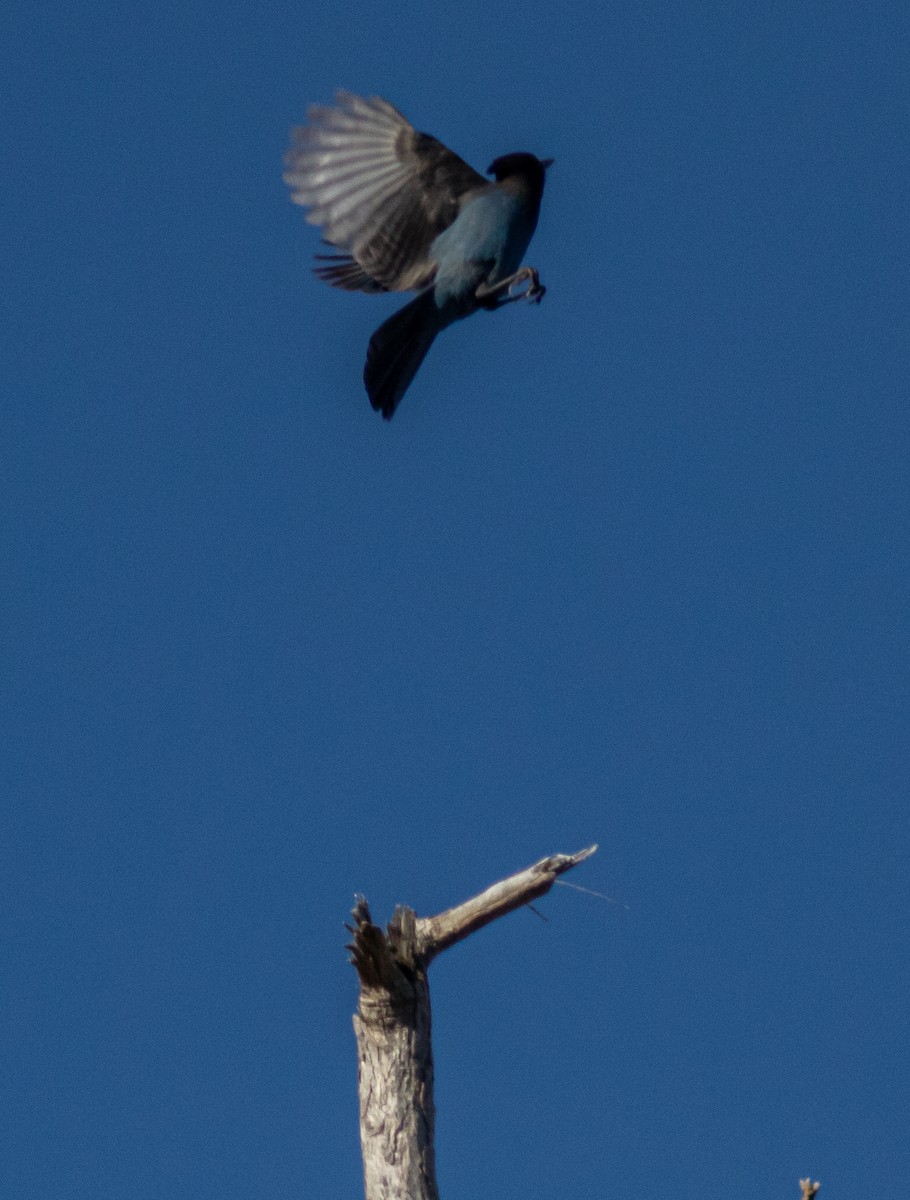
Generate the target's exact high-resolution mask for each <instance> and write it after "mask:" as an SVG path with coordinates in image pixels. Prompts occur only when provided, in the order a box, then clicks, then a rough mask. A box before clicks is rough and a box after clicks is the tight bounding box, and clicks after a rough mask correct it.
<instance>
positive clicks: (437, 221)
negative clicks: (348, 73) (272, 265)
mask: <svg viewBox="0 0 910 1200" xmlns="http://www.w3.org/2000/svg"><path fill="white" fill-rule="evenodd" d="M335 101H336V103H335V106H334V107H332V106H329V105H313V106H312V107H311V108H310V109H309V110H308V112H307V116H308V119H309V124H308V125H305V126H302V127H300V128H298V129H294V130H293V131H292V143H293V144H292V146H291V148H290V150H288V152H287V154H286V155H285V164H286V166H287V171H286V172H285V176H284V178H285V181H286V182H287V184H288V185H289V186H290V188H291V199H292V200H294V202H295V203H297V204H301V205H303V206H304V207H306V208H308V209H309V212H308V213H307V220H308V221H309V222H310V223H311V224H313V225H321V226H322V233H323V238H324V239H325V241H327V242H328V243H329V244H330V245H332V246H335V247H336V248H337V249H338V250H340V251H341V252H342V253H341V254H338V255H333V256H331V259H330V260H329V261H331V264H332V265H326V266H320V267H317V268H316V274H317V275H318V276H319V278H321V279H324V280H326V281H327V282H328V283H331V284H333V285H334V286H336V287H343V288H349V289H351V290H362V291H408V290H410V289H412V288H416V287H421V286H422V285H423V284H425V283H427V282H428V281H429V280H430V279H431V278H432V276H433V272H434V269H435V265H434V263H433V262H432V260H431V258H430V254H429V251H430V246H431V245H432V243H433V241H434V239H435V238H436V236H437V235H438V234H440V233H441V232H442V231H443V230H444V229H446V228H448V226H449V225H451V224H452V222H453V221H454V220H455V218H456V216H457V215H458V213H459V211H460V210H461V208H462V206H463V203H464V198H465V197H466V196H467V195H468V194H469V193H473V192H476V191H477V189H478V188H485V187H488V186H490V185H489V184H488V182H487V180H485V179H484V177H483V176H482V175H479V174H478V173H477V172H476V171H475V170H474V169H473V168H472V167H470V166H468V164H467V163H466V162H465V161H464V160H463V159H461V158H459V157H458V155H457V154H453V153H452V151H451V150H449V149H447V148H446V147H445V146H444V145H443V144H442V143H441V142H439V141H437V140H436V138H434V137H431V136H430V135H429V134H426V133H418V132H417V130H416V129H414V127H413V126H412V125H411V124H410V122H409V121H408V120H407V119H406V118H405V117H404V116H403V115H402V114H401V113H400V112H399V111H398V109H397V108H394V107H393V106H392V105H391V104H389V102H388V101H387V100H383V99H381V97H379V96H372V97H370V98H369V99H366V98H365V97H363V96H355V95H354V94H353V93H351V92H343V91H342V92H338V93H336V96H335Z"/></svg>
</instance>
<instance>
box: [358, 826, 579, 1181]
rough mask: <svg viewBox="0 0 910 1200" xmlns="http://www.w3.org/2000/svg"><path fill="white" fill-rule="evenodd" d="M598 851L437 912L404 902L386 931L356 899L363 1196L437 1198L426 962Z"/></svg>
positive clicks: (539, 867)
mask: <svg viewBox="0 0 910 1200" xmlns="http://www.w3.org/2000/svg"><path fill="white" fill-rule="evenodd" d="M596 849H597V847H596V846H589V847H588V849H587V850H581V851H579V853H578V854H554V855H552V856H551V857H550V858H543V859H541V860H540V862H538V863H535V864H534V865H533V866H532V867H528V868H527V869H526V870H524V871H519V872H518V873H517V874H516V875H510V876H509V878H508V879H502V880H500V882H499V883H494V884H493V886H492V887H489V888H487V889H486V891H484V892H481V893H480V895H479V896H474V897H472V899H470V900H466V901H465V902H464V903H463V904H459V905H456V907H455V908H450V909H447V910H446V911H445V912H443V913H440V914H439V915H438V916H435V917H418V916H417V915H416V914H415V913H414V911H413V909H410V908H405V907H403V906H399V907H398V908H396V910H395V915H394V916H393V917H392V920H391V921H390V922H389V925H388V928H387V929H386V930H385V932H383V930H382V929H380V928H379V927H378V926H377V925H374V924H373V921H372V918H371V917H370V910H369V908H368V907H367V902H366V900H364V898H363V897H362V896H358V898H357V903H356V905H355V907H354V914H353V915H354V924H353V926H348V928H349V929H350V931H351V933H353V935H354V941H353V943H352V944H351V945H350V946H349V947H348V949H349V950H351V952H352V954H351V961H352V962H353V964H354V966H355V967H356V968H357V973H358V975H359V976H360V1005H359V1010H358V1013H357V1015H356V1016H355V1017H354V1031H355V1033H356V1034H357V1050H358V1057H359V1092H360V1144H361V1148H362V1151H363V1180H364V1191H365V1195H366V1200H439V1191H438V1189H437V1187H436V1165H435V1159H434V1148H433V1131H434V1121H435V1110H434V1107H433V1050H432V1045H431V1041H430V990H429V986H428V984H427V967H428V966H429V965H430V963H431V962H432V961H433V959H434V958H435V957H436V955H437V954H440V953H441V952H442V951H443V950H447V949H448V948H449V946H454V945H455V943H456V942H460V941H462V940H463V939H464V938H466V937H469V936H470V934H472V933H474V932H476V930H478V929H481V928H482V927H483V926H484V925H488V924H489V923H490V922H491V921H495V920H496V919H497V917H503V916H505V914H506V913H509V912H512V911H513V909H516V908H520V907H521V906H522V905H523V904H529V903H530V902H531V901H532V900H535V899H537V897H538V896H543V895H544V893H546V892H548V891H549V890H550V888H551V887H552V886H553V884H554V882H555V881H556V879H557V878H558V877H559V876H560V875H562V874H564V873H565V872H566V871H570V870H571V869H572V867H575V866H578V864H579V863H580V862H584V860H585V859H586V858H588V857H590V855H592V854H593V853H594V851H595V850H596Z"/></svg>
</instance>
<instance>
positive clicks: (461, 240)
mask: <svg viewBox="0 0 910 1200" xmlns="http://www.w3.org/2000/svg"><path fill="white" fill-rule="evenodd" d="M335 100H336V107H328V106H323V105H313V106H312V107H311V108H309V109H308V110H307V116H308V118H309V122H310V123H309V124H308V125H305V126H301V127H300V128H297V129H294V130H293V131H292V138H293V145H292V146H291V148H290V150H288V152H287V154H286V155H285V163H286V165H287V168H288V169H287V171H286V173H285V176H284V178H285V182H286V183H287V184H288V185H289V186H290V188H291V196H292V199H293V200H294V202H295V203H297V204H302V205H305V206H306V207H308V208H309V210H310V211H309V212H308V213H307V220H308V221H309V222H310V223H311V224H312V225H321V226H322V232H323V238H324V240H325V241H326V242H328V243H329V245H332V246H334V247H336V248H337V249H338V250H340V251H341V253H340V254H328V255H326V254H322V255H317V258H318V259H319V260H320V261H321V263H322V265H321V266H318V267H316V268H315V272H316V275H317V276H318V277H319V278H320V279H324V280H325V281H326V282H327V283H330V284H332V285H333V286H334V287H340V288H346V289H347V290H349V291H363V292H408V291H416V292H417V293H418V295H417V296H416V297H415V298H414V299H413V300H412V301H411V302H410V303H409V304H406V305H405V306H404V308H402V309H399V311H398V312H396V313H395V314H394V315H393V316H391V317H390V318H389V319H388V320H387V321H386V322H384V323H383V324H382V325H380V326H379V328H378V329H377V330H376V332H375V333H374V334H373V336H372V337H371V338H370V345H369V349H368V350H367V361H366V366H365V367H364V372H363V380H364V383H365V384H366V389H367V394H368V395H369V397H370V403H371V404H372V405H373V408H374V409H376V410H377V411H379V412H381V413H382V415H383V416H384V417H385V418H386V419H387V420H388V419H389V418H391V416H392V414H393V413H394V412H395V409H396V408H397V407H398V404H399V402H400V400H401V398H402V396H403V395H404V394H405V392H406V391H407V389H408V386H409V385H410V383H411V380H412V379H413V378H414V376H415V374H416V373H417V369H418V367H419V366H420V364H421V363H422V362H423V360H424V357H425V355H426V353H427V351H428V350H429V348H430V346H431V345H432V343H433V339H434V338H435V337H436V335H437V333H439V332H440V331H441V330H443V329H445V327H446V326H447V325H451V324H452V322H453V321H458V320H460V319H461V318H462V317H467V316H470V315H471V313H474V312H477V310H478V309H480V308H486V309H495V308H500V307H502V305H504V304H508V303H509V302H510V301H513V300H521V299H526V300H530V301H531V302H532V303H539V302H540V300H541V299H542V297H543V294H544V290H545V289H544V288H543V286H542V284H541V283H540V280H539V279H538V277H537V271H536V270H535V269H534V268H533V267H522V266H521V259H522V256H523V255H524V252H525V250H526V249H527V247H528V243H529V242H530V240H531V236H532V234H533V233H534V229H535V227H536V225H537V214H538V212H539V210H540V199H541V196H542V195H543V185H544V172H545V171H546V168H547V167H548V166H549V165H550V163H551V162H552V161H553V160H552V159H543V160H541V159H539V158H535V156H534V155H533V154H506V155H505V156H503V157H502V158H497V159H496V160H495V161H494V162H493V163H492V164H491V166H490V167H489V170H488V174H490V175H492V176H493V177H494V180H495V182H490V181H489V180H487V179H484V177H483V176H482V175H479V174H478V173H477V172H476V171H475V170H474V169H473V168H472V167H469V166H468V164H467V163H466V162H464V161H463V160H462V159H460V158H459V157H458V155H457V154H453V153H452V151H451V150H449V149H447V148H446V147H445V146H444V145H443V144H442V143H441V142H439V141H437V140H436V138H434V137H431V136H430V135H429V134H428V133H418V132H417V130H416V129H415V128H414V127H413V126H412V125H411V124H410V122H409V121H407V120H406V118H405V117H404V116H402V114H401V113H400V112H399V111H398V109H397V108H393V107H392V105H391V104H389V103H388V101H386V100H382V99H381V98H380V97H378V96H373V97H371V98H370V99H365V98H364V97H362V96H355V95H352V94H351V93H350V92H337V93H336V96H335ZM520 284H525V285H526V286H525V287H524V289H520V288H519V290H518V291H516V290H515V289H516V287H518V285H520Z"/></svg>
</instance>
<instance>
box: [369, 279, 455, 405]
mask: <svg viewBox="0 0 910 1200" xmlns="http://www.w3.org/2000/svg"><path fill="white" fill-rule="evenodd" d="M448 323H449V322H448V321H447V320H446V319H445V317H443V315H442V314H441V313H440V311H439V309H438V308H437V307H436V302H435V300H434V299H433V289H432V288H427V290H426V291H425V292H421V293H420V295H419V296H415V298H414V299H413V300H412V301H411V302H410V303H409V304H406V305H405V306H404V308H400V309H399V310H398V312H397V313H393V314H392V316H391V317H389V319H388V320H387V321H384V322H383V323H382V325H380V326H379V328H378V329H377V330H376V332H375V333H374V334H373V336H372V337H371V338H370V345H369V347H368V349H367V361H366V366H365V367H364V368H363V382H364V383H365V384H366V389H367V395H368V396H369V397H370V403H371V404H372V406H373V408H374V409H376V411H377V412H381V413H382V415H383V416H384V417H385V419H386V420H387V421H389V420H391V418H392V414H393V413H394V412H395V409H396V408H397V407H398V405H399V403H400V401H401V397H402V396H403V395H404V394H405V392H406V391H407V390H408V388H409V386H410V384H411V380H412V379H413V378H414V376H415V375H416V374H417V369H418V368H419V366H420V364H421V363H422V362H423V360H424V358H426V354H427V351H428V350H429V348H430V347H431V346H432V345H433V339H434V338H435V337H436V334H437V333H439V332H440V330H442V329H444V328H445V327H446V325H448Z"/></svg>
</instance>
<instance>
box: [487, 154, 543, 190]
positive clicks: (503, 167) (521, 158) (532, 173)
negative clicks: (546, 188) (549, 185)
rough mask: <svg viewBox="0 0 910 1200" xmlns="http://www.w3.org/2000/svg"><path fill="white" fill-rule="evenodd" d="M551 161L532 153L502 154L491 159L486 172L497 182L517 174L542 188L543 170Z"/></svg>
mask: <svg viewBox="0 0 910 1200" xmlns="http://www.w3.org/2000/svg"><path fill="white" fill-rule="evenodd" d="M552 163H553V159H552V158H537V157H536V156H535V155H533V154H503V155H502V157H501V158H494V159H493V161H492V162H491V163H490V165H489V166H488V167H487V174H488V175H492V176H493V177H494V178H495V180H496V182H497V183H501V182H502V181H503V180H504V179H513V178H515V177H516V176H519V177H522V178H524V179H527V180H528V181H529V182H533V183H536V184H537V185H538V186H539V187H541V188H542V187H543V179H544V172H545V171H546V169H547V167H549V166H551V165H552Z"/></svg>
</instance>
